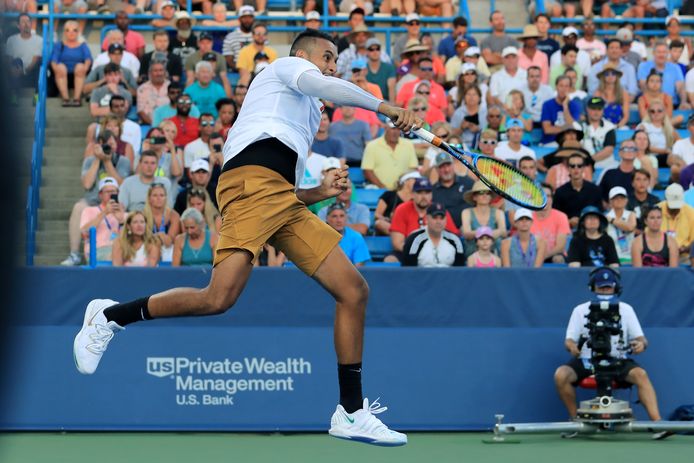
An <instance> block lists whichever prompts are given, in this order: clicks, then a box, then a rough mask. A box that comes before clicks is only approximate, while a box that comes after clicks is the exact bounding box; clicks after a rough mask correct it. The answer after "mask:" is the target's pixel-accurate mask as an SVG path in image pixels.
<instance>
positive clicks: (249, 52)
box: [236, 44, 277, 72]
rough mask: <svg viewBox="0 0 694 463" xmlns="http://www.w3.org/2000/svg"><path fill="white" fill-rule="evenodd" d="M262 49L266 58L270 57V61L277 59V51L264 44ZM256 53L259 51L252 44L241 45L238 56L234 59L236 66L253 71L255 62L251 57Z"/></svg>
mask: <svg viewBox="0 0 694 463" xmlns="http://www.w3.org/2000/svg"><path fill="white" fill-rule="evenodd" d="M263 51H264V52H265V54H266V55H267V56H268V58H270V62H271V63H272V62H273V61H275V60H276V59H277V52H276V51H275V50H274V49H273V48H271V47H268V46H265V47H264V48H263ZM256 53H259V51H258V49H257V48H255V45H253V44H249V45H246V46H245V47H243V48H242V49H241V51H239V58H238V59H237V60H236V68H237V69H245V70H246V71H248V72H253V71H254V70H255V62H254V61H253V58H254V57H255V54H256Z"/></svg>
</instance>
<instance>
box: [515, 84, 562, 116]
mask: <svg viewBox="0 0 694 463" xmlns="http://www.w3.org/2000/svg"><path fill="white" fill-rule="evenodd" d="M519 90H520V91H521V92H523V99H525V109H526V111H528V112H529V113H530V115H531V116H532V118H533V121H535V122H540V119H542V105H543V104H544V103H545V101H547V100H551V99H552V98H554V94H555V92H554V90H552V87H550V86H549V85H545V84H540V87H539V88H538V89H537V91H536V92H533V91H532V90H530V89H529V88H528V83H527V82H526V83H524V84H523V86H522V87H521V88H520V89H519Z"/></svg>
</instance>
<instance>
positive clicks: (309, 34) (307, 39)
mask: <svg viewBox="0 0 694 463" xmlns="http://www.w3.org/2000/svg"><path fill="white" fill-rule="evenodd" d="M318 39H321V40H327V41H328V42H330V43H332V44H333V45H335V39H333V38H332V36H330V35H328V34H326V33H325V32H323V31H319V30H316V29H306V30H304V31H303V32H301V33H300V34H299V35H297V36H296V38H295V39H294V42H292V47H291V48H290V49H289V56H296V52H298V51H299V50H305V51H309V50H310V48H311V46H312V44H313V42H314V41H315V40H318Z"/></svg>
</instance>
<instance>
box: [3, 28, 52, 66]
mask: <svg viewBox="0 0 694 463" xmlns="http://www.w3.org/2000/svg"><path fill="white" fill-rule="evenodd" d="M42 51H43V40H41V37H39V36H37V35H36V33H34V32H32V33H31V37H29V38H28V39H23V38H22V36H21V35H20V34H15V35H13V36H11V37H10V38H9V39H7V46H6V47H5V53H6V54H7V56H10V57H12V58H15V59H16V58H19V59H21V60H22V64H24V70H25V71H26V68H27V66H29V65H30V64H31V61H32V60H33V59H34V56H41V52H42Z"/></svg>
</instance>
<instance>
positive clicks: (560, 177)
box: [543, 129, 593, 190]
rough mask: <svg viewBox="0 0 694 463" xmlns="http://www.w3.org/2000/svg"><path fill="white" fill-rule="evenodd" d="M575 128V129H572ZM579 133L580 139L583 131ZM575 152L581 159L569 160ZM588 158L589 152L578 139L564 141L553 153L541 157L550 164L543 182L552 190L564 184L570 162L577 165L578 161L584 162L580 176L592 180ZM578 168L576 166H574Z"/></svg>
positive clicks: (566, 180)
mask: <svg viewBox="0 0 694 463" xmlns="http://www.w3.org/2000/svg"><path fill="white" fill-rule="evenodd" d="M573 130H576V129H573ZM579 133H581V137H580V138H581V139H582V138H583V133H582V132H579ZM574 154H577V155H578V156H580V157H581V159H580V160H579V159H573V160H571V157H572V156H573V155H574ZM548 157H551V158H550V159H547V158H548ZM589 158H590V153H588V151H586V150H585V148H583V146H581V143H580V142H579V141H578V140H575V139H574V140H567V141H565V142H564V143H563V144H562V146H560V147H559V149H558V150H557V151H555V152H554V153H551V154H548V155H547V156H545V158H543V160H544V161H545V164H546V165H551V166H550V168H549V170H548V171H547V177H545V182H546V183H547V184H548V185H550V186H551V187H552V189H553V190H556V189H557V188H559V187H560V186H562V185H564V184H566V183H567V182H568V181H569V180H570V179H571V177H570V173H571V166H570V164H574V165H577V164H579V161H580V163H582V164H584V165H585V167H582V168H581V169H582V177H583V179H584V180H588V181H591V180H593V173H592V169H590V168H589V166H588V159H589ZM574 168H576V169H578V167H574Z"/></svg>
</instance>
